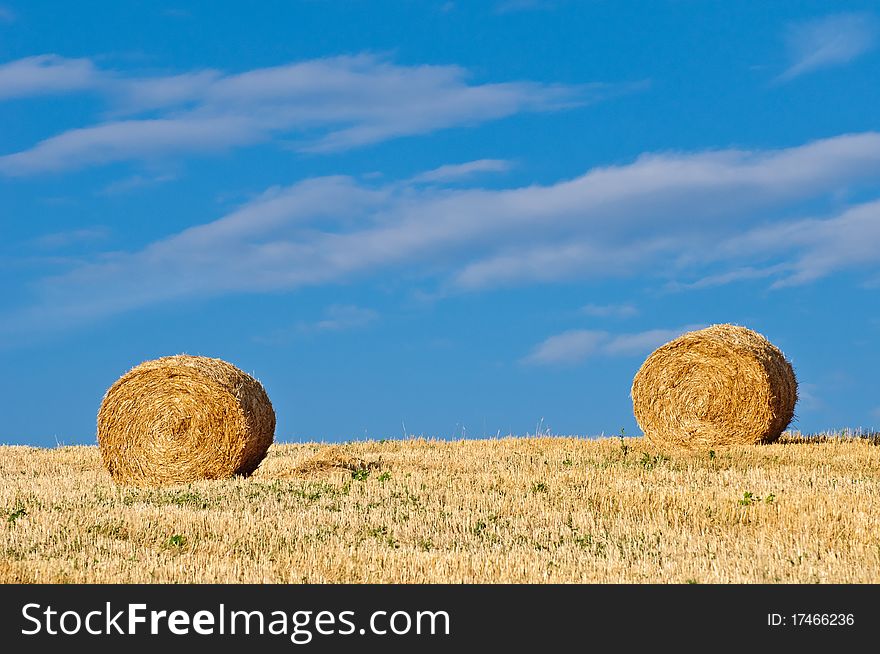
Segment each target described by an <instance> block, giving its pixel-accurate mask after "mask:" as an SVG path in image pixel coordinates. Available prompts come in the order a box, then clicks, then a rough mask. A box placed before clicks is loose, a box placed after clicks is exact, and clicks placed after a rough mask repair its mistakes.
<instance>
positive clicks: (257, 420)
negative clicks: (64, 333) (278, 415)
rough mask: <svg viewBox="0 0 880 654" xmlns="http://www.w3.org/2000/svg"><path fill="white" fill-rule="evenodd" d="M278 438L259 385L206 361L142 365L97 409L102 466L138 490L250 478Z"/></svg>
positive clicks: (231, 369) (185, 358)
mask: <svg viewBox="0 0 880 654" xmlns="http://www.w3.org/2000/svg"><path fill="white" fill-rule="evenodd" d="M274 435H275V411H274V410H273V409H272V403H271V402H270V401H269V397H268V396H267V395H266V391H265V390H264V389H263V386H262V385H261V384H260V382H258V381H257V380H255V379H254V378H253V377H251V376H250V375H248V374H246V373H245V372H242V371H241V370H239V369H238V368H236V367H235V366H233V365H232V364H230V363H227V362H225V361H222V360H220V359H210V358H208V357H197V356H188V355H184V354H181V355H177V356H170V357H162V358H161V359H156V360H154V361H147V362H145V363H142V364H140V365H139V366H137V367H135V368H133V369H132V370H130V371H129V372H128V373H126V374H125V375H123V376H122V377H121V378H120V379H118V380H117V381H116V383H115V384H113V386H111V387H110V389H109V390H108V391H107V394H106V395H105V396H104V400H103V402H102V403H101V409H100V411H99V412H98V445H99V446H100V450H101V457H102V458H103V460H104V465H106V466H107V469H108V470H109V471H110V474H111V476H112V477H113V479H114V481H116V482H117V483H120V484H132V485H135V486H158V485H164V484H180V483H187V482H191V481H195V480H198V479H221V478H224V477H231V476H232V475H249V474H251V473H252V472H253V471H254V470H256V468H257V466H258V465H259V464H260V462H261V461H262V460H263V458H264V457H265V456H266V451H267V450H268V449H269V446H270V445H271V444H272V440H273V438H274Z"/></svg>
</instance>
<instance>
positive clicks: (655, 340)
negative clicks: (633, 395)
mask: <svg viewBox="0 0 880 654" xmlns="http://www.w3.org/2000/svg"><path fill="white" fill-rule="evenodd" d="M702 326H703V325H687V326H685V327H679V328H677V329H650V330H647V331H643V332H635V333H631V334H610V333H608V332H605V331H593V330H589V329H572V330H569V331H565V332H562V333H561V334H556V335H554V336H550V337H548V338H546V339H545V340H544V341H542V342H541V343H538V345H536V346H535V348H534V349H533V350H532V351H531V352H530V353H529V354H528V355H527V356H525V357H523V359H521V363H524V364H528V365H536V366H570V365H575V364H578V363H582V362H583V361H585V360H586V359H588V358H590V357H593V356H634V355H642V354H647V353H648V352H651V351H652V350H654V349H656V348H658V347H660V346H661V345H663V344H664V343H667V342H669V341H671V340H672V339H674V338H677V337H679V336H681V335H682V334H684V333H685V332H688V331H692V330H694V329H700V328H701V327H702Z"/></svg>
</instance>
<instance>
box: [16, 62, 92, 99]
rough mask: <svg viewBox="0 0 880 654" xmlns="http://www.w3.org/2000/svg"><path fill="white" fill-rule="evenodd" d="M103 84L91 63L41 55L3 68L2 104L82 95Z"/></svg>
mask: <svg viewBox="0 0 880 654" xmlns="http://www.w3.org/2000/svg"><path fill="white" fill-rule="evenodd" d="M101 83H102V77H101V75H100V74H99V72H98V71H97V70H96V69H95V67H94V65H92V62H91V61H89V60H88V59H65V58H63V57H59V56H57V55H40V56H38V57H27V58H26V59H19V60H17V61H12V62H9V63H6V64H2V65H0V100H11V99H15V98H24V97H28V96H34V95H48V94H52V93H70V92H72V91H83V90H88V89H94V88H96V87H98V86H99V85H100V84H101Z"/></svg>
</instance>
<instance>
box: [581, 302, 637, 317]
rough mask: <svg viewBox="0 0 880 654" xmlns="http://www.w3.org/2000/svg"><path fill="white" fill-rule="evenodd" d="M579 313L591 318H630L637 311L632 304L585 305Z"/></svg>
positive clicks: (635, 314)
mask: <svg viewBox="0 0 880 654" xmlns="http://www.w3.org/2000/svg"><path fill="white" fill-rule="evenodd" d="M580 313H582V314H584V315H585V316H591V317H593V318H632V317H633V316H637V315H638V314H639V310H638V309H637V308H636V306H635V305H634V304H587V305H584V306H582V307H581V308H580Z"/></svg>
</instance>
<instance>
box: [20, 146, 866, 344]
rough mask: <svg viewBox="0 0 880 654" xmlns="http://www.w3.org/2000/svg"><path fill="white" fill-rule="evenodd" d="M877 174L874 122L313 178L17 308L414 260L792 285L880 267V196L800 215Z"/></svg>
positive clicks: (462, 269)
mask: <svg viewBox="0 0 880 654" xmlns="http://www.w3.org/2000/svg"><path fill="white" fill-rule="evenodd" d="M878 173H880V134H875V133H871V132H868V133H863V134H855V135H846V136H840V137H836V138H832V139H826V140H821V141H815V142H812V143H807V144H805V145H801V146H797V147H793V148H787V149H783V150H767V151H740V150H727V151H716V152H698V153H690V154H687V153H676V154H659V155H658V154H653V155H644V156H641V157H639V158H638V159H636V160H635V161H634V162H632V163H629V164H625V165H618V166H610V167H604V168H595V169H593V170H590V171H588V172H586V173H585V174H583V175H581V176H579V177H577V178H574V179H571V180H564V181H560V182H557V183H555V184H550V185H546V186H541V185H527V186H522V187H517V188H508V189H486V188H479V187H475V188H474V187H472V188H467V187H465V188H461V187H444V186H442V185H419V184H410V183H401V182H387V183H370V182H367V181H364V180H356V179H353V178H350V177H343V176H337V177H323V178H316V179H310V180H305V181H302V182H299V183H297V184H294V185H292V186H289V187H281V188H273V189H269V190H268V191H267V192H266V193H264V194H263V195H261V196H259V197H257V198H255V199H253V200H252V201H250V202H248V203H246V204H244V205H243V206H242V207H240V208H239V209H237V210H235V211H233V212H231V213H229V214H228V215H226V216H223V217H221V218H219V219H217V220H214V221H213V222H207V223H205V224H201V225H197V226H194V227H190V228H189V229H186V230H184V231H182V232H179V233H176V234H171V235H169V236H167V237H166V238H163V239H161V240H158V241H155V242H152V243H149V244H147V245H145V246H144V247H142V248H141V249H138V250H135V251H131V252H108V253H106V254H104V255H102V256H100V257H95V258H93V259H92V260H90V261H88V262H86V263H84V264H83V265H79V266H76V267H74V268H72V269H71V270H69V271H68V272H66V273H64V274H61V275H59V276H55V277H49V278H46V279H44V280H43V281H42V282H41V284H40V286H39V288H40V291H39V295H38V297H35V298H34V305H33V306H32V307H31V308H30V309H22V310H21V311H19V312H17V313H16V314H15V315H11V316H6V317H4V320H5V322H4V323H3V324H4V325H5V326H4V329H5V330H7V331H8V330H11V329H14V328H15V325H19V326H20V325H23V324H34V323H37V324H74V323H77V322H87V321H93V320H96V319H100V318H101V317H102V316H106V315H109V314H113V313H118V312H121V311H126V310H131V309H135V308H138V307H143V306H148V305H151V304H154V303H157V302H162V301H168V300H174V299H177V298H186V297H192V296H194V295H199V296H207V297H210V296H216V295H222V294H225V293H232V292H235V293H241V292H250V293H253V292H263V291H270V290H281V289H295V288H301V287H305V286H316V285H323V284H328V283H342V282H345V281H346V280H349V279H352V278H357V279H359V280H364V279H366V278H367V277H368V276H369V275H372V274H376V273H378V272H381V271H390V270H401V269H404V268H407V269H411V270H415V271H421V272H422V273H429V274H430V275H432V276H433V277H434V278H435V279H436V280H437V283H438V285H439V287H440V288H441V289H443V290H445V292H466V291H475V290H481V289H486V288H493V287H498V286H503V285H513V284H520V285H521V284H530V283H536V282H545V281H554V280H565V279H594V280H595V279H607V278H610V277H621V276H627V275H635V274H645V273H647V274H649V275H655V276H659V277H660V279H661V280H662V281H664V282H665V281H669V279H670V277H671V278H672V279H673V281H674V280H675V279H679V278H685V279H686V278H688V277H690V278H693V277H694V276H697V277H698V278H700V279H702V278H705V277H707V275H708V276H711V275H715V276H716V280H715V281H716V283H732V282H733V281H736V280H737V279H741V278H743V271H744V270H748V269H753V270H759V269H770V270H771V271H772V272H770V273H768V275H767V283H768V284H776V285H778V286H784V285H792V284H803V283H808V282H809V281H811V280H813V279H817V278H819V277H822V276H825V275H829V274H832V273H834V272H836V271H839V270H843V269H846V268H858V269H859V270H862V271H863V272H864V273H865V274H866V275H868V274H872V273H873V272H874V271H875V270H876V269H877V268H878V267H880V251H878V250H877V248H876V247H875V245H874V244H876V243H877V242H880V201H876V202H866V203H862V204H860V205H855V206H852V207H847V208H844V209H842V210H840V211H838V212H836V213H833V214H831V215H829V216H822V217H812V218H802V219H793V218H791V217H790V216H791V207H793V206H800V205H802V204H803V203H804V202H805V201H807V200H810V199H817V198H824V197H827V196H829V195H836V194H839V192H840V191H841V190H844V189H847V188H856V187H859V186H860V185H861V186H862V187H863V188H864V185H868V187H869V188H874V189H876V187H877V184H876V180H877V178H878ZM777 213H778V214H779V216H781V217H777V218H774V217H773V216H774V215H776V214H777ZM728 273H732V274H729V275H728V276H727V277H726V278H719V277H718V275H725V274H728ZM745 277H749V275H745ZM592 311H593V312H594V313H599V312H601V311H602V309H596V308H594V309H592ZM607 311H608V312H609V314H610V313H611V312H612V310H611V309H607ZM623 311H625V310H619V312H623ZM588 312H589V310H588ZM619 347H623V345H619Z"/></svg>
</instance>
